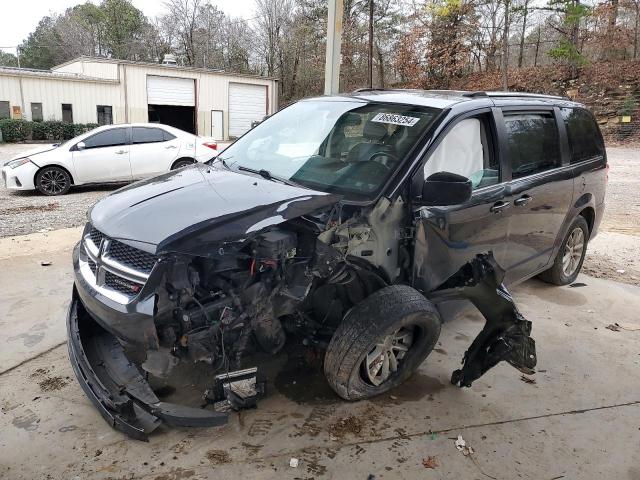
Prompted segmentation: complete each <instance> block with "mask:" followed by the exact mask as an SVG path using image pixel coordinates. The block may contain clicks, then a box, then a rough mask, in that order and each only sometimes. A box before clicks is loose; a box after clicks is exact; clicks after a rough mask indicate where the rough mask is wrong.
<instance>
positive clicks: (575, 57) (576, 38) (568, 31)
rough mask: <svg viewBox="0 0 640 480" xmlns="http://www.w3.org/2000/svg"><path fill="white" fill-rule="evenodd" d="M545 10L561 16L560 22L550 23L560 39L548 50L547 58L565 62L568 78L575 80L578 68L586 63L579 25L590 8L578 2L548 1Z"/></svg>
mask: <svg viewBox="0 0 640 480" xmlns="http://www.w3.org/2000/svg"><path fill="white" fill-rule="evenodd" d="M546 9H547V10H550V11H552V12H556V13H559V14H560V15H561V21H560V22H557V23H556V22H552V23H550V25H551V26H552V27H553V28H554V29H555V30H556V31H557V32H559V33H560V34H561V35H562V38H561V40H560V42H559V44H558V46H556V47H555V48H552V49H551V50H549V56H551V57H553V58H558V59H563V60H566V61H567V63H568V64H569V77H570V78H572V79H573V78H577V76H578V67H580V66H581V65H584V64H585V63H587V59H586V57H585V56H583V55H582V53H581V48H580V24H581V22H582V21H583V20H584V19H586V18H587V17H589V15H590V14H591V8H589V7H588V6H587V5H585V4H583V3H580V0H550V1H549V4H548V6H547V7H546Z"/></svg>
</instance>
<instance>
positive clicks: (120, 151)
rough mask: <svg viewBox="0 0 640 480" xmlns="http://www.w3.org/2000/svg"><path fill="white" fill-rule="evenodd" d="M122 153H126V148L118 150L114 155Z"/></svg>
mask: <svg viewBox="0 0 640 480" xmlns="http://www.w3.org/2000/svg"><path fill="white" fill-rule="evenodd" d="M123 153H128V152H127V150H118V151H117V152H116V155H122V154H123Z"/></svg>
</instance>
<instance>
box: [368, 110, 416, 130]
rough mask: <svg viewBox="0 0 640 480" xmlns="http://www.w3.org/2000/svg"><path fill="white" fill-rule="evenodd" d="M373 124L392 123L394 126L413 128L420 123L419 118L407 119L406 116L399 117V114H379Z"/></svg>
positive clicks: (374, 118) (373, 119)
mask: <svg viewBox="0 0 640 480" xmlns="http://www.w3.org/2000/svg"><path fill="white" fill-rule="evenodd" d="M371 121H372V122H377V123H391V124H393V125H402V126H405V127H413V126H414V125H415V124H416V123H418V122H419V121H420V118H418V117H407V116H405V115H398V114H397V113H378V114H377V115H376V116H375V117H373V118H372V119H371Z"/></svg>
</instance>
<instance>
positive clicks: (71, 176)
mask: <svg viewBox="0 0 640 480" xmlns="http://www.w3.org/2000/svg"><path fill="white" fill-rule="evenodd" d="M47 167H56V168H59V169H60V170H64V171H65V172H67V175H69V178H70V179H71V185H74V184H75V182H74V181H73V175H71V172H70V171H69V170H67V169H66V168H64V167H63V166H62V165H54V164H51V165H45V166H43V167H40V168H39V169H38V171H37V172H36V173H35V175H34V176H33V184H34V185H36V177H37V176H38V174H39V173H40V172H41V171H42V170H43V169H45V168H47Z"/></svg>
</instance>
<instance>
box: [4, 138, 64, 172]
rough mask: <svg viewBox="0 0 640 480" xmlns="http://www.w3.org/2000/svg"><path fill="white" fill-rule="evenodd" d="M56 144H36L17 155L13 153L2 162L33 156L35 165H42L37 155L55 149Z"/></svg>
mask: <svg viewBox="0 0 640 480" xmlns="http://www.w3.org/2000/svg"><path fill="white" fill-rule="evenodd" d="M58 146H59V144H57V143H53V144H43V145H38V146H37V147H35V148H32V149H30V150H27V151H25V152H21V153H19V154H18V155H14V156H13V157H11V159H9V160H7V161H5V162H4V164H5V165H6V164H7V163H9V162H11V161H13V160H17V159H19V158H24V157H34V158H32V161H33V162H34V163H35V164H36V165H38V166H42V165H40V164H39V162H38V158H39V155H40V154H43V153H44V152H49V151H51V150H55V149H56V148H58Z"/></svg>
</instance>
